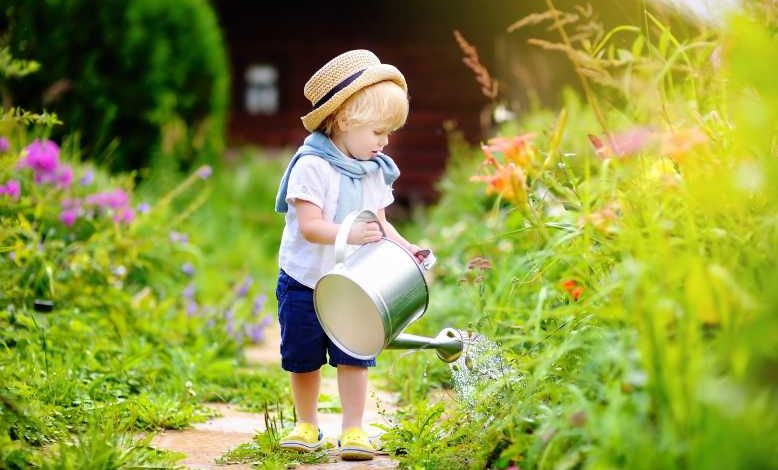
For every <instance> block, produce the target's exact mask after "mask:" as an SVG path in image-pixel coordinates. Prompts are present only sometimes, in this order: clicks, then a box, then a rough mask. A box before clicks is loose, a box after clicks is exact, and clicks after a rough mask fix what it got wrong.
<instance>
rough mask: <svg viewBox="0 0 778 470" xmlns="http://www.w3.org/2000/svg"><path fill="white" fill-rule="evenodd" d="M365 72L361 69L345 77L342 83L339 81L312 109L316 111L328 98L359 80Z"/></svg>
mask: <svg viewBox="0 0 778 470" xmlns="http://www.w3.org/2000/svg"><path fill="white" fill-rule="evenodd" d="M365 70H367V69H362V70H359V71H357V72H355V73H353V74H351V75H350V76H348V77H346V78H345V79H344V80H343V81H341V82H340V83H338V84H337V85H335V86H334V87H332V89H331V90H330V91H328V92H327V94H325V95H324V96H322V97H321V99H320V100H319V101H317V102H316V104H314V105H313V109H316V108H318V107H319V106H321V105H323V104H324V103H326V102H327V101H328V100H329V99H330V98H332V97H333V96H335V93H337V92H339V91H340V90H342V89H344V88H346V87H347V86H349V85H350V84H351V82H353V81H354V80H356V79H357V78H359V76H360V75H362V74H363V73H364V72H365Z"/></svg>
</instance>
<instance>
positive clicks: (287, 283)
mask: <svg viewBox="0 0 778 470" xmlns="http://www.w3.org/2000/svg"><path fill="white" fill-rule="evenodd" d="M276 299H278V321H279V323H281V367H282V368H283V369H284V370H286V371H289V372H311V371H314V370H319V368H320V367H321V366H323V365H324V364H326V363H327V355H329V358H330V360H329V363H330V365H331V366H333V367H337V366H338V364H343V365H348V366H361V367H373V366H375V359H367V360H365V359H357V358H355V357H353V356H350V355H349V354H348V353H346V352H345V351H343V350H341V349H340V348H338V347H337V346H335V345H334V344H333V343H332V341H330V339H329V337H327V334H326V333H324V330H323V329H322V327H321V325H320V324H319V320H318V319H317V318H316V310H314V308H313V289H311V288H310V287H307V286H305V285H303V284H300V283H299V282H297V281H296V280H295V279H294V278H292V277H291V276H289V275H288V274H286V272H284V270H283V269H281V270H280V272H279V273H278V285H277V286H276Z"/></svg>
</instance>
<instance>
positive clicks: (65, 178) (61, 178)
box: [57, 165, 73, 189]
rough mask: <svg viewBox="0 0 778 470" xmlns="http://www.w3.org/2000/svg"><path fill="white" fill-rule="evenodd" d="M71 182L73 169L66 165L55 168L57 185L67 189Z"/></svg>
mask: <svg viewBox="0 0 778 470" xmlns="http://www.w3.org/2000/svg"><path fill="white" fill-rule="evenodd" d="M72 182H73V169H72V168H70V167H69V166H67V165H62V166H60V167H59V168H58V169H57V185H59V187H60V188H62V189H67V188H68V187H70V184H71V183H72Z"/></svg>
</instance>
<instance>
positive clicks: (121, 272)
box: [111, 264, 127, 277]
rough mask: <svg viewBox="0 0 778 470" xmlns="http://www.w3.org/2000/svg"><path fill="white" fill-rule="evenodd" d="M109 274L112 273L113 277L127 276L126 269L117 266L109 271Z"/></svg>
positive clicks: (122, 266)
mask: <svg viewBox="0 0 778 470" xmlns="http://www.w3.org/2000/svg"><path fill="white" fill-rule="evenodd" d="M111 272H112V273H114V275H116V276H119V277H124V276H126V275H127V268H125V267H124V265H121V264H120V265H119V266H117V267H115V268H113V269H111Z"/></svg>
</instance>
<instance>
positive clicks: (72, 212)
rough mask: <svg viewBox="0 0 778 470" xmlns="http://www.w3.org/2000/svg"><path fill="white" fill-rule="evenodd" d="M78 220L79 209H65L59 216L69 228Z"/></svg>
mask: <svg viewBox="0 0 778 470" xmlns="http://www.w3.org/2000/svg"><path fill="white" fill-rule="evenodd" d="M76 218H78V209H65V210H63V211H62V213H61V214H60V215H59V220H61V221H62V223H63V224H65V225H66V226H68V227H70V226H72V225H73V224H74V223H75V222H76Z"/></svg>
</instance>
